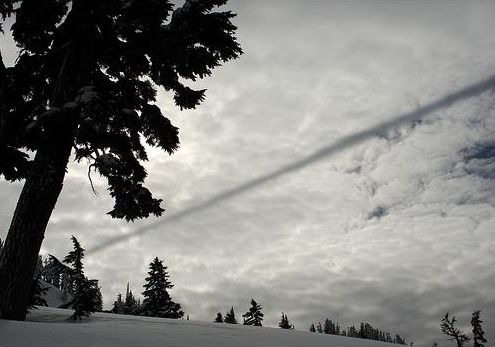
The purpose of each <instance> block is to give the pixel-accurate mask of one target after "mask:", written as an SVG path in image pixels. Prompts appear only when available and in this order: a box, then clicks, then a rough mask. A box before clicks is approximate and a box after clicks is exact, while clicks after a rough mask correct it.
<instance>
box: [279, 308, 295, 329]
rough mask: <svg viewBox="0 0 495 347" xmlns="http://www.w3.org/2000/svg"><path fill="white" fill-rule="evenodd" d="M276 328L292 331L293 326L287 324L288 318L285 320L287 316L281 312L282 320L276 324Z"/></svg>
mask: <svg viewBox="0 0 495 347" xmlns="http://www.w3.org/2000/svg"><path fill="white" fill-rule="evenodd" d="M278 326H279V327H280V328H281V329H290V330H292V329H294V326H293V325H292V324H290V323H289V318H287V315H286V314H284V313H283V312H282V319H281V320H280V323H278Z"/></svg>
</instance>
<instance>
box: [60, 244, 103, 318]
mask: <svg viewBox="0 0 495 347" xmlns="http://www.w3.org/2000/svg"><path fill="white" fill-rule="evenodd" d="M72 243H73V245H74V249H73V250H72V251H70V252H69V254H67V256H66V257H65V258H64V263H66V264H68V265H71V266H72V267H71V268H70V275H71V277H72V279H73V282H74V288H75V289H74V294H73V296H72V300H71V302H70V306H71V307H72V308H73V309H74V314H73V315H72V317H73V318H74V320H81V319H82V317H88V316H89V315H91V313H92V312H95V311H98V309H100V310H101V306H102V299H101V292H100V288H99V287H98V281H97V280H89V279H87V278H86V276H84V270H83V269H84V265H83V259H84V248H82V247H81V244H80V243H79V241H77V239H76V238H75V237H74V236H72Z"/></svg>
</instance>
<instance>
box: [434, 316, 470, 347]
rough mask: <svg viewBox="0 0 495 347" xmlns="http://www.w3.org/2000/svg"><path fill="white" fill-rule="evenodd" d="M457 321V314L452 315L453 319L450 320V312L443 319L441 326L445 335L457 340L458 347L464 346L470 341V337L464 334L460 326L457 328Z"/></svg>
mask: <svg viewBox="0 0 495 347" xmlns="http://www.w3.org/2000/svg"><path fill="white" fill-rule="evenodd" d="M455 323H456V319H455V316H452V319H451V320H449V314H448V313H447V314H445V317H444V318H443V319H442V322H441V324H440V328H441V329H442V332H443V333H444V334H445V335H447V336H449V337H450V340H455V341H456V343H457V347H464V345H465V343H466V342H467V341H469V337H467V336H466V335H464V334H463V333H462V331H461V330H460V329H459V328H456V326H455Z"/></svg>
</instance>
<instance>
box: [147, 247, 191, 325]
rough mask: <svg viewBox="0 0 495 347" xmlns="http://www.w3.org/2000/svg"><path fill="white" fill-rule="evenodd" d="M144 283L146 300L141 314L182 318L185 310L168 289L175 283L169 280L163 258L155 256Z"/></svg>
mask: <svg viewBox="0 0 495 347" xmlns="http://www.w3.org/2000/svg"><path fill="white" fill-rule="evenodd" d="M148 275H149V276H148V277H146V283H145V284H144V288H145V290H144V292H143V296H144V300H143V304H142V305H141V309H140V310H141V314H142V315H144V316H149V317H162V318H182V317H183V316H184V312H183V311H182V310H181V307H180V304H178V303H175V302H174V301H172V298H171V297H170V294H169V293H168V289H171V288H173V286H174V285H173V284H172V283H171V282H170V281H169V280H168V278H169V274H168V272H167V267H166V266H164V265H163V260H160V259H158V257H155V259H153V261H152V262H151V263H150V271H149V272H148Z"/></svg>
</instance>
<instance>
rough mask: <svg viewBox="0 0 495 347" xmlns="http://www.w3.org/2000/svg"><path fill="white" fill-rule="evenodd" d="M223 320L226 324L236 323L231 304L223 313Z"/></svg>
mask: <svg viewBox="0 0 495 347" xmlns="http://www.w3.org/2000/svg"><path fill="white" fill-rule="evenodd" d="M224 322H225V323H228V324H238V322H237V318H235V312H234V307H233V306H232V307H231V308H230V311H229V312H227V313H226V314H225V319H224Z"/></svg>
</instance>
